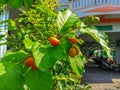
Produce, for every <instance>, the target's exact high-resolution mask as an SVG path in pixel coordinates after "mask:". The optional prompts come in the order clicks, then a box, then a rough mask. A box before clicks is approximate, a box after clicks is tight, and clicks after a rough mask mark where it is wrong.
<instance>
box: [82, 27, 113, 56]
mask: <svg viewBox="0 0 120 90" xmlns="http://www.w3.org/2000/svg"><path fill="white" fill-rule="evenodd" d="M80 32H81V33H82V34H88V35H90V36H91V37H92V38H93V39H95V40H96V41H97V42H98V43H99V44H100V45H101V46H102V47H103V49H104V50H105V52H106V53H107V55H108V57H110V58H112V56H111V55H110V49H109V47H108V37H107V35H106V34H105V33H104V32H99V31H98V30H97V29H96V28H95V27H93V26H85V25H83V26H82V27H81V28H80Z"/></svg>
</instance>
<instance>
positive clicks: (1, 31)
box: [0, 8, 9, 59]
mask: <svg viewBox="0 0 120 90" xmlns="http://www.w3.org/2000/svg"><path fill="white" fill-rule="evenodd" d="M8 19H9V10H8V8H5V10H4V13H3V14H2V15H0V22H1V21H4V20H8ZM7 32H8V27H7V26H5V24H0V35H5V34H6V33H7ZM6 37H7V36H5V37H4V38H3V39H2V40H0V43H4V42H5V41H6ZM6 51H7V45H0V59H1V58H3V56H4V55H5V53H6Z"/></svg>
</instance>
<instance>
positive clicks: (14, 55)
mask: <svg viewBox="0 0 120 90" xmlns="http://www.w3.org/2000/svg"><path fill="white" fill-rule="evenodd" d="M27 56H28V54H27V53H26V52H25V51H23V50H20V51H17V52H8V53H7V54H6V55H5V56H4V57H3V59H2V61H3V62H5V63H7V62H11V61H12V62H16V63H17V62H20V61H23V60H24V59H25V58H26V57H27Z"/></svg>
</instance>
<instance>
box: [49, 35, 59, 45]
mask: <svg viewBox="0 0 120 90" xmlns="http://www.w3.org/2000/svg"><path fill="white" fill-rule="evenodd" d="M49 41H50V43H51V44H52V45H53V46H58V45H59V44H60V41H59V40H58V39H57V38H55V37H50V39H49Z"/></svg>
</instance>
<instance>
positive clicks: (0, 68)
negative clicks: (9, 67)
mask: <svg viewBox="0 0 120 90" xmlns="http://www.w3.org/2000/svg"><path fill="white" fill-rule="evenodd" d="M4 73H6V71H5V66H3V63H0V76H1V75H2V74H4Z"/></svg>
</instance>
